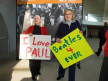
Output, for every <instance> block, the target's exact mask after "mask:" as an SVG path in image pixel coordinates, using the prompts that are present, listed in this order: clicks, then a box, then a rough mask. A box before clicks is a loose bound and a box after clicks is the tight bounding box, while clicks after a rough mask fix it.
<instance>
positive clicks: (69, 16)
mask: <svg viewBox="0 0 108 81" xmlns="http://www.w3.org/2000/svg"><path fill="white" fill-rule="evenodd" d="M65 20H66V21H71V20H72V13H71V11H69V10H68V11H66V13H65Z"/></svg>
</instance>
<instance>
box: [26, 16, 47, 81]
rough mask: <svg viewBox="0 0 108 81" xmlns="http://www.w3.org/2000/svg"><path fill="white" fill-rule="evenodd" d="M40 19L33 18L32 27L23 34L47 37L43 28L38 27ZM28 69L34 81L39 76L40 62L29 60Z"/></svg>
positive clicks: (37, 17) (38, 17)
mask: <svg viewBox="0 0 108 81" xmlns="http://www.w3.org/2000/svg"><path fill="white" fill-rule="evenodd" d="M40 23H41V19H40V16H39V15H35V17H34V24H35V25H34V26H30V27H29V28H28V29H27V31H26V32H25V33H24V34H29V36H32V35H48V32H47V29H46V28H45V27H40ZM29 67H30V71H31V74H32V80H33V81H36V78H35V77H36V76H37V75H40V74H41V73H40V68H41V60H29Z"/></svg>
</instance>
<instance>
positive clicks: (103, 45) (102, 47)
mask: <svg viewBox="0 0 108 81" xmlns="http://www.w3.org/2000/svg"><path fill="white" fill-rule="evenodd" d="M105 45H106V43H105V44H104V45H103V46H102V50H103V51H104V48H105Z"/></svg>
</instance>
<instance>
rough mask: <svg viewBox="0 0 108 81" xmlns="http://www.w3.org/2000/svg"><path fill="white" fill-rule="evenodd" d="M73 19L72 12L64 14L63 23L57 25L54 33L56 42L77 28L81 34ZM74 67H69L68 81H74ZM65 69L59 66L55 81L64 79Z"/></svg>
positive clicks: (77, 23)
mask: <svg viewBox="0 0 108 81" xmlns="http://www.w3.org/2000/svg"><path fill="white" fill-rule="evenodd" d="M74 19H75V15H74V12H73V11H72V10H70V9H68V10H66V11H65V12H64V20H65V21H64V22H62V23H61V24H60V25H59V28H58V30H57V32H56V35H55V37H56V42H57V43H61V40H60V39H61V38H63V37H64V36H66V35H67V34H69V33H70V32H72V31H74V30H75V29H76V28H79V30H80V33H82V27H81V25H80V24H79V22H78V21H77V20H74ZM75 67H76V64H74V65H72V66H70V67H69V81H75ZM64 73H65V69H63V68H62V66H61V65H60V66H59V71H58V77H57V80H60V79H61V78H63V77H64Z"/></svg>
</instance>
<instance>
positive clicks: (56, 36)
mask: <svg viewBox="0 0 108 81" xmlns="http://www.w3.org/2000/svg"><path fill="white" fill-rule="evenodd" d="M60 37H61V24H60V25H59V27H58V30H57V32H56V34H55V38H60Z"/></svg>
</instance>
